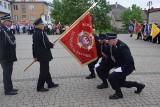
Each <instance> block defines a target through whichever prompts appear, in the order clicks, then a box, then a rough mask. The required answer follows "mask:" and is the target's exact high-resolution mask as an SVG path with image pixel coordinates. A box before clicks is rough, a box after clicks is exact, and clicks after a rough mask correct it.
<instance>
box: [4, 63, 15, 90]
mask: <svg viewBox="0 0 160 107" xmlns="http://www.w3.org/2000/svg"><path fill="white" fill-rule="evenodd" d="M1 66H2V69H3V83H4V90H5V91H11V90H13V84H12V78H11V77H12V71H13V62H1Z"/></svg>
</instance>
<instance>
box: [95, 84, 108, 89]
mask: <svg viewBox="0 0 160 107" xmlns="http://www.w3.org/2000/svg"><path fill="white" fill-rule="evenodd" d="M97 88H98V89H104V88H108V84H107V83H106V84H105V83H102V84H101V85H97Z"/></svg>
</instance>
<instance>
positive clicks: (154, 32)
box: [150, 23, 160, 39]
mask: <svg viewBox="0 0 160 107" xmlns="http://www.w3.org/2000/svg"><path fill="white" fill-rule="evenodd" d="M159 32H160V29H159V28H158V27H157V26H156V25H155V24H154V23H153V24H152V28H151V34H150V35H151V36H152V39H154V38H155V37H156V36H157V35H158V34H159Z"/></svg>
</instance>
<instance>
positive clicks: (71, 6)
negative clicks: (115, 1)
mask: <svg viewBox="0 0 160 107" xmlns="http://www.w3.org/2000/svg"><path fill="white" fill-rule="evenodd" d="M88 1H90V0H61V2H60V1H59V0H53V9H52V11H51V17H52V18H53V19H55V21H56V23H58V22H60V23H61V24H62V25H66V24H72V23H73V22H74V21H75V20H77V19H78V18H79V17H80V16H81V15H82V14H83V13H84V12H85V11H86V10H88V9H89V7H90V6H91V4H90V3H89V2H88ZM110 10H111V8H110V6H109V4H108V3H107V2H106V0H101V1H100V2H99V3H98V4H97V6H96V7H95V8H94V9H93V10H92V11H91V17H92V23H93V26H94V27H95V29H96V30H98V31H99V32H102V31H104V30H106V29H110V17H109V16H108V15H107V13H109V12H110Z"/></svg>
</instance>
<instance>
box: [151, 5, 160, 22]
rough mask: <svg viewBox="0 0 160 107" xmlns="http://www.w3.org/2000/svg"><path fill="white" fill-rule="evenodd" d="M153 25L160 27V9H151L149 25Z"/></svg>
mask: <svg viewBox="0 0 160 107" xmlns="http://www.w3.org/2000/svg"><path fill="white" fill-rule="evenodd" d="M152 23H157V24H159V25H160V8H151V9H150V10H149V24H152Z"/></svg>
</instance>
